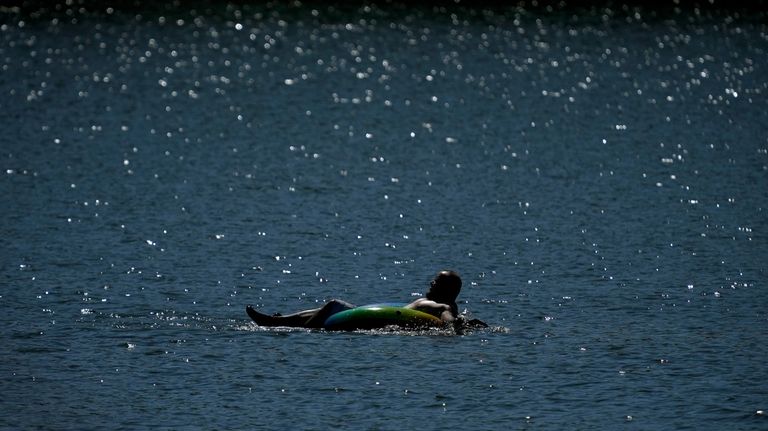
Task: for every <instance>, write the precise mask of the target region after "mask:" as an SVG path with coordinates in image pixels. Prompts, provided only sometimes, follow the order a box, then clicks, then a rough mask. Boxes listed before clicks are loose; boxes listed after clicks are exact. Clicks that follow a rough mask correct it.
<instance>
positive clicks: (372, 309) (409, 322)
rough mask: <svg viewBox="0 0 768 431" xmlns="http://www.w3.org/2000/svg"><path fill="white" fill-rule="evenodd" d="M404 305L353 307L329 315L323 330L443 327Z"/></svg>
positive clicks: (426, 315) (434, 320)
mask: <svg viewBox="0 0 768 431" xmlns="http://www.w3.org/2000/svg"><path fill="white" fill-rule="evenodd" d="M404 305H405V304H399V303H385V304H370V305H363V306H361V307H355V308H352V309H349V310H344V311H341V312H338V313H336V314H333V315H331V317H329V318H328V319H326V321H325V324H324V325H323V328H325V329H327V330H330V331H354V330H358V329H381V328H384V327H387V326H398V327H401V328H425V327H440V326H443V321H442V320H440V318H438V317H435V316H433V315H431V314H428V313H425V312H423V311H419V310H413V309H410V308H404Z"/></svg>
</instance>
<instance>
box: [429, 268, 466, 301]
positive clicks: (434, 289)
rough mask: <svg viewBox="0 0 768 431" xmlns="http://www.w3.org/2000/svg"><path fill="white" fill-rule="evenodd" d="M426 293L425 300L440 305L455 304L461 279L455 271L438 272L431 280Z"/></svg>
mask: <svg viewBox="0 0 768 431" xmlns="http://www.w3.org/2000/svg"><path fill="white" fill-rule="evenodd" d="M429 286H430V287H429V291H427V299H430V300H432V301H435V302H439V303H441V304H450V303H453V302H456V297H458V296H459V292H460V291H461V277H459V274H458V273H456V272H455V271H440V272H438V273H437V275H435V278H433V279H432V282H431V283H430V284H429Z"/></svg>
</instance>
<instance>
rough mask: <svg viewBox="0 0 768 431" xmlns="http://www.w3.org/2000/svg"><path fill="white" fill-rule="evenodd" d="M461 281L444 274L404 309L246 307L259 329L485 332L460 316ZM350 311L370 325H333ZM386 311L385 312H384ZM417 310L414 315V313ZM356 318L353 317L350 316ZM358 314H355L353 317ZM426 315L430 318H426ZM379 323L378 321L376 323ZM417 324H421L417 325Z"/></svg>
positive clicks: (333, 304)
mask: <svg viewBox="0 0 768 431" xmlns="http://www.w3.org/2000/svg"><path fill="white" fill-rule="evenodd" d="M461 284H462V283H461V277H460V276H459V274H458V273H456V272H455V271H447V270H445V271H440V272H438V273H437V275H435V277H434V278H433V279H432V281H431V282H430V287H429V290H427V293H426V295H425V296H424V297H423V298H419V299H417V300H415V301H413V302H411V303H409V304H405V305H402V306H389V305H386V304H385V305H383V306H364V307H356V306H355V305H353V304H350V303H348V302H346V301H342V300H340V299H332V300H330V301H328V302H327V303H326V304H325V305H323V306H322V307H320V308H313V309H310V310H303V311H299V312H296V313H292V314H288V315H285V316H284V315H281V314H279V313H278V314H274V315H271V316H270V315H267V314H263V313H260V312H258V311H256V310H255V309H254V308H253V307H252V306H250V305H248V306H247V307H246V312H247V313H248V316H250V317H251V319H253V321H254V322H256V324H257V325H259V326H289V327H299V328H326V329H359V328H374V327H377V326H386V324H388V323H390V324H398V323H403V324H404V325H401V326H419V325H418V322H422V323H423V324H424V325H423V326H436V324H442V325H443V326H453V327H454V329H456V331H457V332H460V331H462V330H463V329H467V328H485V327H488V325H486V324H485V323H484V322H482V321H480V320H478V319H471V320H467V319H465V318H464V316H462V315H460V314H459V312H458V306H457V305H456V298H457V297H458V296H459V292H461ZM347 310H366V311H363V312H362V313H357V316H355V318H357V319H363V320H364V319H366V315H367V316H369V318H370V319H372V320H370V321H369V322H365V321H360V322H358V324H356V325H355V324H353V325H351V326H350V325H343V324H342V325H336V324H329V323H328V322H329V321H333V320H337V321H338V320H339V319H337V318H338V317H339V316H341V315H339V316H336V317H337V318H335V319H330V318H331V317H332V316H334V315H337V314H339V313H344V312H346V311H347ZM367 310H377V311H376V312H377V313H379V314H378V316H379V317H377V315H376V312H374V311H371V312H367ZM382 310H384V311H382ZM410 310H414V311H410ZM384 312H387V313H389V316H388V317H387V318H385V319H382V318H380V316H382V314H381V313H384ZM346 314H349V315H350V316H352V314H350V313H346ZM353 314H354V313H353ZM422 314H426V315H425V316H422ZM377 318H378V319H379V320H376V319H377ZM414 322H416V323H417V324H415V325H414Z"/></svg>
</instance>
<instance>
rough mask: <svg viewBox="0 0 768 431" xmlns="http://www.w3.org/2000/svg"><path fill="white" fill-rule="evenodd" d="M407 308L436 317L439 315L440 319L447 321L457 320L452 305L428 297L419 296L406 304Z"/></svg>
mask: <svg viewBox="0 0 768 431" xmlns="http://www.w3.org/2000/svg"><path fill="white" fill-rule="evenodd" d="M405 308H411V309H414V310H419V311H423V312H425V313H428V314H431V315H433V316H435V317H439V318H440V320H442V321H443V322H445V323H452V322H453V321H454V320H456V316H454V315H453V311H451V306H450V305H447V304H441V303H439V302H435V301H432V300H430V299H426V298H419V299H417V300H415V301H413V302H411V303H410V304H408V305H406V306H405Z"/></svg>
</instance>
